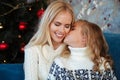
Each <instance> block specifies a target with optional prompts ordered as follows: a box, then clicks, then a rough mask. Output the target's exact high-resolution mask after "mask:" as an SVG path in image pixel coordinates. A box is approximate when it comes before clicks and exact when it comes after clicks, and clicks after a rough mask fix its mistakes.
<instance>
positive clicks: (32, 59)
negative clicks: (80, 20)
mask: <svg viewBox="0 0 120 80" xmlns="http://www.w3.org/2000/svg"><path fill="white" fill-rule="evenodd" d="M73 22H74V14H73V9H72V6H71V5H70V4H68V3H65V2H63V1H54V2H52V3H51V4H50V5H49V6H48V7H47V9H46V10H45V13H44V15H43V16H42V19H41V21H40V25H39V27H38V31H37V32H36V33H35V35H34V36H33V37H32V39H31V40H30V41H29V43H28V44H27V45H26V47H25V61H24V72H25V80H46V79H47V76H48V73H49V69H50V66H51V64H52V62H53V60H54V58H55V57H56V56H58V55H60V53H61V51H63V49H64V47H65V45H64V44H63V39H64V38H65V36H66V35H67V34H68V32H69V31H70V28H71V25H72V23H73Z"/></svg>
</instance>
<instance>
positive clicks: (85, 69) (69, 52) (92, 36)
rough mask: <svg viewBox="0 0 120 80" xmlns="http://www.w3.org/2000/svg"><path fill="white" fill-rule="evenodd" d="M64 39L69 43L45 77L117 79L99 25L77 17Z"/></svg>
mask: <svg viewBox="0 0 120 80" xmlns="http://www.w3.org/2000/svg"><path fill="white" fill-rule="evenodd" d="M64 42H65V43H66V44H67V45H69V46H68V48H67V49H66V50H65V51H64V52H63V53H62V54H61V56H60V57H57V58H56V59H55V60H54V62H53V64H52V66H51V69H50V72H49V76H48V80H117V79H116V76H115V74H114V72H113V66H112V65H113V60H112V59H111V57H110V56H109V54H108V45H107V43H106V41H105V39H104V36H103V34H102V31H101V29H100V27H99V26H97V25H96V24H94V23H90V22H88V21H85V20H78V21H76V22H75V24H74V26H73V28H72V30H71V31H70V33H69V34H68V35H67V36H66V38H65V39H64Z"/></svg>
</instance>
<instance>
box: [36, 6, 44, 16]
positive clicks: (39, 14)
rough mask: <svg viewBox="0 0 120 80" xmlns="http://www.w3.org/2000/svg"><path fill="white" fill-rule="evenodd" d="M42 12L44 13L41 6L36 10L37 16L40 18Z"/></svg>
mask: <svg viewBox="0 0 120 80" xmlns="http://www.w3.org/2000/svg"><path fill="white" fill-rule="evenodd" d="M43 13H44V9H43V8H41V9H40V10H38V12H37V16H38V18H41V17H42V15H43Z"/></svg>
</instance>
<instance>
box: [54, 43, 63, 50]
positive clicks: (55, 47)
mask: <svg viewBox="0 0 120 80" xmlns="http://www.w3.org/2000/svg"><path fill="white" fill-rule="evenodd" d="M61 44H62V43H57V42H53V48H54V50H56V49H57V48H58V47H59V46H60V45H61Z"/></svg>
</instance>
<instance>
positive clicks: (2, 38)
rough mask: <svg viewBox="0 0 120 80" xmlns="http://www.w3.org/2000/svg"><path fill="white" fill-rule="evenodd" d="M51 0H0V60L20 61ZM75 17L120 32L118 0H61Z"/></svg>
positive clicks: (111, 31) (107, 29)
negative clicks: (69, 7) (70, 6)
mask: <svg viewBox="0 0 120 80" xmlns="http://www.w3.org/2000/svg"><path fill="white" fill-rule="evenodd" d="M52 1H54V0H0V63H23V62H24V46H25V45H26V44H27V43H28V41H29V40H30V38H31V37H32V36H33V34H34V33H35V32H36V30H37V24H38V21H40V19H41V17H42V14H44V11H45V9H46V8H47V6H48V5H49V4H50V3H51V2H52ZM62 1H65V2H68V3H69V4H71V5H72V6H73V9H74V13H75V18H76V20H77V19H85V20H88V21H91V22H94V23H96V24H98V25H99V26H100V27H101V29H102V30H103V32H106V33H114V34H119V33H120V24H119V23H120V0H62Z"/></svg>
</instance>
